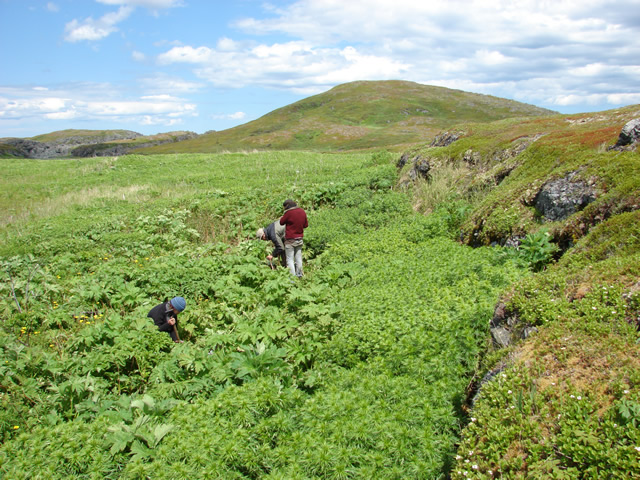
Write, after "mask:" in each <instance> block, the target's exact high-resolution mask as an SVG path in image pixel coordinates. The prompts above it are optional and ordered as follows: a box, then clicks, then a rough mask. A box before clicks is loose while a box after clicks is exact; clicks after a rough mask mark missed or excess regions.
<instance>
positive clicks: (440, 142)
mask: <svg viewBox="0 0 640 480" xmlns="http://www.w3.org/2000/svg"><path fill="white" fill-rule="evenodd" d="M461 136H462V132H443V133H441V134H439V135H436V138H434V139H433V142H431V145H429V146H430V147H447V146H449V145H451V144H452V143H453V142H455V141H456V140H458V139H459V138H460V137H461Z"/></svg>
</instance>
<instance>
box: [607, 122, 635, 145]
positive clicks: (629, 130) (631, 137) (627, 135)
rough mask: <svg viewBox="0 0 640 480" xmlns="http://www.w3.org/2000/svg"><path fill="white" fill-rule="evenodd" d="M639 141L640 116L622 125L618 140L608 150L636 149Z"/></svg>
mask: <svg viewBox="0 0 640 480" xmlns="http://www.w3.org/2000/svg"><path fill="white" fill-rule="evenodd" d="M638 143H640V118H634V119H633V120H631V121H629V122H627V123H626V124H625V126H624V127H622V131H621V132H620V135H619V136H618V141H617V142H616V143H615V145H613V146H611V147H609V149H608V150H619V151H623V150H636V148H637V145H638Z"/></svg>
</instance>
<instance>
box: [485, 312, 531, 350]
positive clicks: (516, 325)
mask: <svg viewBox="0 0 640 480" xmlns="http://www.w3.org/2000/svg"><path fill="white" fill-rule="evenodd" d="M489 330H490V331H491V337H492V338H493V342H494V344H495V345H496V346H497V347H500V348H505V347H508V346H509V345H511V344H512V343H514V342H517V341H518V340H524V339H525V338H527V337H529V335H531V334H532V333H533V332H537V331H538V329H537V328H536V327H534V326H531V325H524V324H523V323H522V322H521V321H520V318H519V317H518V315H517V314H516V313H514V312H511V311H509V309H508V308H507V306H506V305H505V304H504V303H502V302H500V303H498V305H496V308H495V310H494V312H493V318H492V319H491V322H490V324H489Z"/></svg>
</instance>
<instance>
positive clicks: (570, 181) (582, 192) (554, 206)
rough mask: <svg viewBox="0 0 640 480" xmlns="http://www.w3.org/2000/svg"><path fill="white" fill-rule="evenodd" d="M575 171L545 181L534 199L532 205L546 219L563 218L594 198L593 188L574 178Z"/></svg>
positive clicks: (552, 220) (582, 207) (555, 219)
mask: <svg viewBox="0 0 640 480" xmlns="http://www.w3.org/2000/svg"><path fill="white" fill-rule="evenodd" d="M576 175H577V172H572V173H571V174H569V175H568V176H566V177H564V178H559V179H557V180H552V181H550V182H547V183H545V184H544V185H543V186H542V188H541V190H540V192H538V194H537V195H536V197H535V199H534V206H535V207H536V209H537V210H538V211H539V212H540V214H541V215H542V216H543V218H544V219H545V220H546V221H550V222H555V221H557V220H564V219H565V218H567V217H569V216H571V215H573V214H574V213H575V212H578V211H580V210H582V209H584V208H585V207H586V206H587V205H589V204H590V203H591V202H593V201H594V200H595V199H596V193H595V191H594V188H593V187H592V186H591V185H589V184H588V183H587V182H585V181H582V180H575V177H576Z"/></svg>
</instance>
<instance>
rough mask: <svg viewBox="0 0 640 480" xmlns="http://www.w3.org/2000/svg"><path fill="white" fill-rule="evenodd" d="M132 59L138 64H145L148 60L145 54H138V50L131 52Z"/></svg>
mask: <svg viewBox="0 0 640 480" xmlns="http://www.w3.org/2000/svg"><path fill="white" fill-rule="evenodd" d="M131 58H133V59H134V60H135V61H136V62H144V61H145V60H146V59H147V57H146V55H145V54H144V53H142V52H138V51H137V50H134V51H133V52H131Z"/></svg>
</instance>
